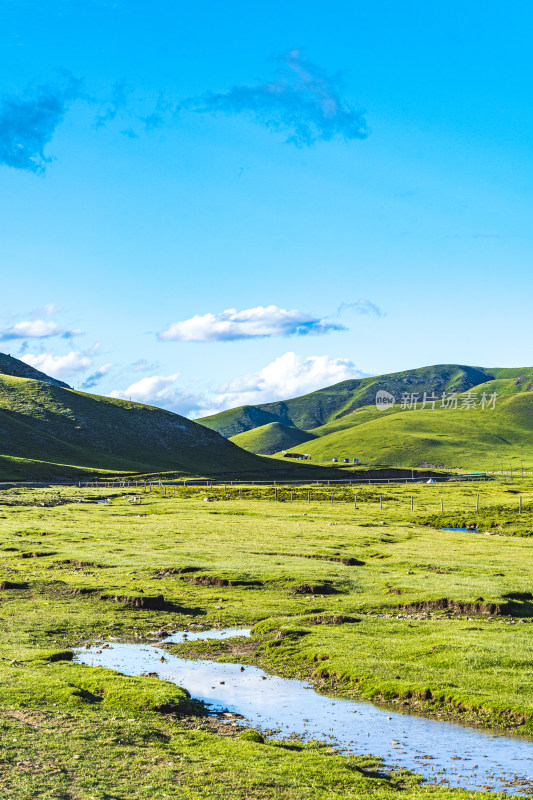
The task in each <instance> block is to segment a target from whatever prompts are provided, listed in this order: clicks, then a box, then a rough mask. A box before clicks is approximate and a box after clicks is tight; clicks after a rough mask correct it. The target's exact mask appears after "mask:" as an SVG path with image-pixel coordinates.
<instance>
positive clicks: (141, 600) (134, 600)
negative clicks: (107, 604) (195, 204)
mask: <svg viewBox="0 0 533 800" xmlns="http://www.w3.org/2000/svg"><path fill="white" fill-rule="evenodd" d="M100 600H111V601H112V602H114V603H122V604H123V605H125V606H130V608H147V609H150V610H151V611H162V610H165V609H167V608H168V607H169V606H170V605H171V604H170V603H167V602H166V601H165V598H164V597H163V595H162V594H157V595H142V596H140V597H139V596H137V597H135V596H133V595H119V594H115V595H112V594H101V595H100Z"/></svg>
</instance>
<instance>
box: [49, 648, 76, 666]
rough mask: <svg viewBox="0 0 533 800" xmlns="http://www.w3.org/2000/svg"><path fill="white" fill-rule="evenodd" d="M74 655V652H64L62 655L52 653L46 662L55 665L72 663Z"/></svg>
mask: <svg viewBox="0 0 533 800" xmlns="http://www.w3.org/2000/svg"><path fill="white" fill-rule="evenodd" d="M73 658H74V653H73V652H72V650H63V651H62V652H60V653H52V655H51V656H49V657H48V658H47V659H46V660H47V661H49V662H50V663H51V664H53V663H54V662H56V661H72V659H73Z"/></svg>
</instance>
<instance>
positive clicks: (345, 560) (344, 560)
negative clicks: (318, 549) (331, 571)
mask: <svg viewBox="0 0 533 800" xmlns="http://www.w3.org/2000/svg"><path fill="white" fill-rule="evenodd" d="M252 555H254V556H281V557H283V558H312V559H315V560H316V561H332V562H333V563H336V564H344V566H345V567H364V565H365V562H364V561H360V560H359V559H358V558H349V557H346V556H323V555H318V554H316V555H315V554H311V555H307V554H305V553H253V554H252Z"/></svg>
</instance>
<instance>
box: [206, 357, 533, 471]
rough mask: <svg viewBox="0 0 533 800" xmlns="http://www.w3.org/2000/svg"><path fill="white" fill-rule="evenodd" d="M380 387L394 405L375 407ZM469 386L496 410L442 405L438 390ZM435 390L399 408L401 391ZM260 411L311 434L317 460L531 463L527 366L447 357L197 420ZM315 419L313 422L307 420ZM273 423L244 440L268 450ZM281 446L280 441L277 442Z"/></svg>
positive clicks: (532, 396) (240, 420)
mask: <svg viewBox="0 0 533 800" xmlns="http://www.w3.org/2000/svg"><path fill="white" fill-rule="evenodd" d="M380 389H383V390H385V391H387V392H390V393H391V394H393V395H394V396H395V397H396V401H397V402H396V405H395V406H394V408H392V409H390V410H387V411H378V410H377V409H376V405H375V397H376V392H377V391H379V390H380ZM467 391H472V393H473V394H474V395H475V396H476V397H477V399H478V403H479V400H480V398H481V396H482V394H483V393H485V394H486V395H487V396H488V395H491V394H492V393H494V392H495V393H496V394H497V396H498V397H497V401H496V408H495V409H494V410H485V411H482V410H480V409H476V410H465V409H458V410H457V411H454V410H450V409H446V408H441V407H440V398H441V397H442V393H443V392H446V393H447V394H448V395H449V394H450V393H452V392H455V393H457V394H458V395H459V396H460V400H459V405H461V395H463V393H465V392H467ZM424 392H427V393H428V394H430V393H432V392H434V394H435V396H436V397H437V398H438V400H437V402H436V406H435V409H434V410H432V409H429V408H428V409H424V410H422V409H421V408H420V403H419V405H418V408H417V409H416V410H409V409H407V408H405V409H402V408H401V398H402V395H403V394H404V393H408V394H411V393H417V394H418V395H419V397H420V398H422V397H423V394H424ZM254 408H255V411H256V412H257V413H258V414H260V415H264V414H269V415H274V414H277V415H278V416H279V418H283V419H284V420H286V421H285V422H284V423H283V424H284V425H292V426H296V427H299V428H300V429H301V430H304V431H305V432H307V433H311V434H312V435H313V436H314V437H315V438H314V439H313V440H312V441H309V442H308V443H307V444H306V452H309V453H311V454H312V456H313V460H314V461H315V463H316V461H319V462H320V461H324V462H326V461H329V462H331V459H332V458H344V457H346V458H350V459H351V458H354V457H355V458H359V459H360V460H361V461H362V462H363V463H365V464H388V465H405V466H418V465H422V464H435V465H437V466H446V467H461V466H464V467H467V468H472V469H473V468H476V467H478V468H480V469H481V468H483V469H485V470H486V469H489V468H491V469H492V467H493V465H494V459H496V468H497V469H499V468H501V464H502V460H504V461H505V468H506V469H508V468H509V459H513V460H514V463H518V459H519V458H523V459H525V460H526V461H527V462H528V463H531V464H533V368H531V367H528V368H516V369H514V368H505V369H501V368H494V369H485V368H479V367H468V366H461V365H453V364H445V365H439V366H433V367H424V368H422V369H418V370H408V371H405V372H399V373H394V374H391V375H382V376H378V377H375V378H364V379H362V380H354V381H343V382H342V383H339V384H336V385H335V386H330V387H328V388H326V389H323V390H321V391H319V392H313V393H311V394H309V395H305V396H303V397H297V398H294V399H292V400H288V401H286V402H283V403H269V404H265V405H262V406H258V407H248V408H247V411H246V415H244V414H243V409H233V410H231V411H226V412H223V420H222V415H220V414H219V415H215V416H212V417H209V418H207V419H205V420H200V422H202V424H209V426H211V427H217V426H218V425H220V423H221V422H222V423H223V425H222V427H223V428H224V430H228V429H232V428H234V427H235V426H241V428H242V427H244V426H245V425H249V424H253V420H254V412H253V411H251V410H250V409H254ZM317 420H318V421H319V424H313V421H314V422H315V423H316V421H317ZM273 430H274V429H272V427H271V426H262V427H261V433H260V434H257V433H256V435H255V436H254V435H253V434H254V431H250V432H249V433H248V434H246V435H245V434H241V435H240V437H239V442H240V444H241V446H242V447H245V448H246V449H249V450H251V451H252V452H257V450H255V448H256V447H257V446H258V443H259V445H260V446H261V448H262V450H261V452H268V449H270V450H271V448H272V447H273V446H274V440H273V441H272V442H271V441H269V439H268V435H269V434H270V433H273ZM279 449H280V450H281V449H287V448H286V447H284V446H282V447H280V448H279Z"/></svg>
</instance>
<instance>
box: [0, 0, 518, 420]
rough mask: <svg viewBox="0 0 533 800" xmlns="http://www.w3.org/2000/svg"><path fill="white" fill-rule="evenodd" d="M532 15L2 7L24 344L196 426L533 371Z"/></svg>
mask: <svg viewBox="0 0 533 800" xmlns="http://www.w3.org/2000/svg"><path fill="white" fill-rule="evenodd" d="M532 23H533V9H532V8H531V5H530V4H529V3H526V2H514V3H513V4H511V5H510V6H509V4H504V3H503V2H491V3H486V2H485V3H481V2H476V1H475V0H471V1H470V2H468V3H464V2H455V1H454V0H451V1H449V2H447V3H440V4H435V3H427V2H414V1H413V2H404V3H402V4H399V3H397V2H388V1H385V2H380V3H370V4H369V3H361V2H355V1H352V2H335V0H333V2H328V3H322V2H305V3H304V2H299V0H297V1H296V2H292V3H290V4H286V3H281V2H277V1H274V2H270V3H268V4H266V3H251V2H249V1H248V2H234V1H233V0H227V2H225V3H220V2H215V0H209V1H207V0H195V2H194V3H193V2H181V1H180V0H177V1H176V0H152V1H151V2H144V0H128V1H127V2H126V0H116V2H106V0H40V2H33V0H3V2H2V3H0V74H1V75H2V79H1V84H0V182H1V183H0V185H1V191H0V231H1V241H2V249H1V264H2V287H3V292H2V301H3V302H2V303H1V307H0V337H1V339H2V341H0V349H1V350H3V351H5V352H9V353H11V354H12V355H15V356H17V357H21V358H24V359H25V360H27V361H28V363H31V364H33V365H34V366H37V367H38V368H40V369H43V370H44V371H47V372H49V373H50V374H54V375H55V376H57V377H60V378H62V379H63V380H65V381H67V382H68V383H69V384H71V385H73V386H74V387H76V388H82V387H85V388H86V389H87V390H90V391H93V392H96V393H100V394H113V395H114V396H118V397H132V399H136V400H139V401H142V402H152V403H154V404H157V405H162V406H164V407H166V408H170V409H172V410H176V411H179V412H180V413H186V414H187V415H190V416H197V415H199V414H201V413H205V412H208V411H216V410H218V409H222V408H225V407H231V406H234V405H239V404H242V403H246V402H253V403H255V402H262V401H268V400H271V399H278V398H284V397H288V396H293V395H296V394H300V393H304V392H307V391H310V390H312V389H316V388H319V387H321V386H325V385H329V384H332V383H335V382H337V381H339V380H343V379H345V378H348V377H351V376H357V375H360V374H377V373H383V372H389V371H394V370H400V369H408V368H413V367H417V366H424V365H428V364H435V363H445V362H458V363H463V364H473V365H481V366H525V365H530V364H531V363H532V358H531V346H530V343H531V338H532V337H531V334H532V322H531V320H532V313H531V289H532V284H533V279H532V269H531V252H532V229H531V208H532V206H533V202H532V201H533V180H532V178H533V168H532V167H533V164H532V145H531V127H532V117H533V113H532V106H531V99H530V96H531V87H530V84H531V74H532V68H531V60H532V57H531V47H530V42H529V36H530V31H531V27H532Z"/></svg>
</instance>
